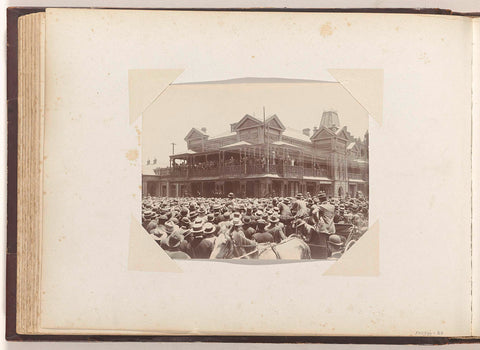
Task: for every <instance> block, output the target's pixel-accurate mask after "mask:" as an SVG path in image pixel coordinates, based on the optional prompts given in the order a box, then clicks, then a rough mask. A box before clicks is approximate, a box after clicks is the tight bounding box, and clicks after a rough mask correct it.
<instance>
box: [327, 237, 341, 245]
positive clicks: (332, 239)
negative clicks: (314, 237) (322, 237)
mask: <svg viewBox="0 0 480 350" xmlns="http://www.w3.org/2000/svg"><path fill="white" fill-rule="evenodd" d="M328 243H330V244H333V245H335V246H341V245H343V241H342V238H341V237H340V236H339V235H330V237H328Z"/></svg>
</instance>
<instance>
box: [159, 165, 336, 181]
mask: <svg viewBox="0 0 480 350" xmlns="http://www.w3.org/2000/svg"><path fill="white" fill-rule="evenodd" d="M155 173H156V175H159V176H162V177H170V178H177V179H182V178H183V179H190V178H202V177H205V178H209V177H219V178H241V177H245V176H255V175H265V174H273V175H278V176H279V177H284V178H294V179H302V178H303V177H304V176H309V177H329V173H328V169H327V168H318V169H314V168H303V167H301V166H296V165H284V164H269V165H268V166H267V165H266V164H265V165H245V164H242V165H239V164H237V165H223V166H216V167H211V168H195V167H191V168H187V167H177V168H158V169H155Z"/></svg>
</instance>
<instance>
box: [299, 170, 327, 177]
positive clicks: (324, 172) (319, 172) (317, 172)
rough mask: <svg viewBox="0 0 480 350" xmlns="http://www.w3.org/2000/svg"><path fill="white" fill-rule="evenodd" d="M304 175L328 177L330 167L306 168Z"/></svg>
mask: <svg viewBox="0 0 480 350" xmlns="http://www.w3.org/2000/svg"><path fill="white" fill-rule="evenodd" d="M303 176H313V177H328V169H326V168H319V169H313V168H304V169H303Z"/></svg>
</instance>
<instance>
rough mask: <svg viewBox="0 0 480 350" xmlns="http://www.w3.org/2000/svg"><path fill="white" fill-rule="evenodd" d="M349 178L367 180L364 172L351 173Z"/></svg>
mask: <svg viewBox="0 0 480 350" xmlns="http://www.w3.org/2000/svg"><path fill="white" fill-rule="evenodd" d="M348 178H349V179H352V180H365V178H366V176H364V175H363V174H357V173H349V174H348Z"/></svg>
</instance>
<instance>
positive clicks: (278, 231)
mask: <svg viewBox="0 0 480 350" xmlns="http://www.w3.org/2000/svg"><path fill="white" fill-rule="evenodd" d="M268 221H269V222H270V224H269V225H268V226H267V227H265V230H266V231H267V232H269V233H270V234H271V235H272V236H273V239H274V241H275V242H276V243H280V242H281V241H283V240H284V239H285V238H287V236H286V235H285V232H284V230H283V228H282V226H280V219H279V218H278V216H276V215H271V216H270V217H269V218H268Z"/></svg>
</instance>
